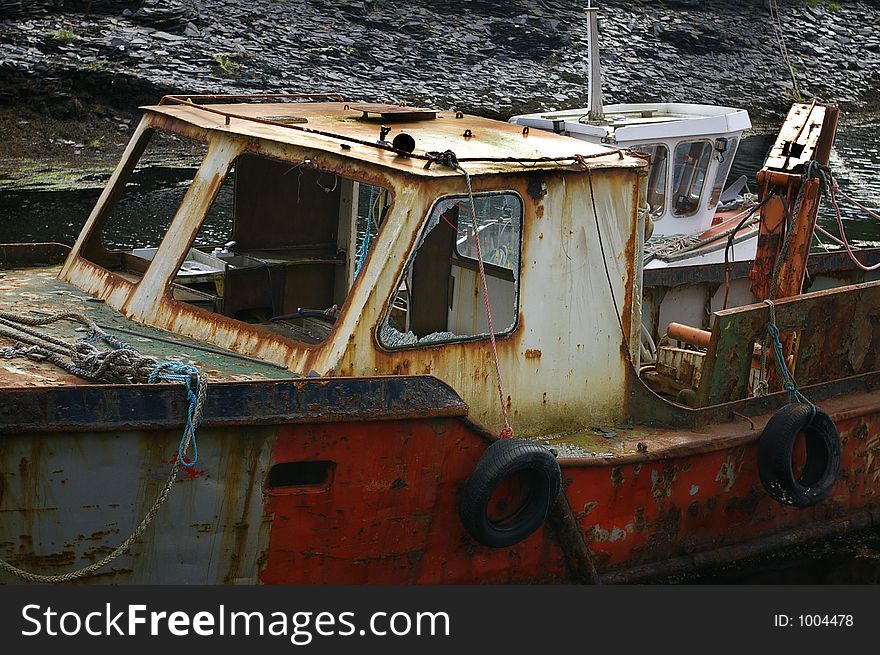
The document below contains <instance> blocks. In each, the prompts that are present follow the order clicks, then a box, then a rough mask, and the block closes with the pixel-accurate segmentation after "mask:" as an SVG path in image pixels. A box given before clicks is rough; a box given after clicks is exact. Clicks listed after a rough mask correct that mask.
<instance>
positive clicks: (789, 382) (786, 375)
mask: <svg viewBox="0 0 880 655" xmlns="http://www.w3.org/2000/svg"><path fill="white" fill-rule="evenodd" d="M764 302H765V303H768V304H769V303H770V302H771V301H767V300H765V301H764ZM775 313H776V312H775V311H774V309H773V305H770V319H769V320H768V321H767V333H768V334H769V335H770V337H771V338H772V339H773V354H774V356H775V358H776V367H777V368H778V369H779V373H780V374H781V375H782V386H783V388H784V389H785V390H786V391H787V392H788V402H789V404H791V403H794V401H795V400H797V401H798V402H799V403H804V404H805V405H809V406H810V408H811V409H812V410H813V416H815V415H816V406H815V405H814V404H813V403H812V402H810V400H809V399H808V398H807V397H806V396H805V395H804V394H802V393H801V392H800V390H799V389H798V386H797V382H795V381H794V378H793V377H792V375H791V371H789V370H788V365H787V364H786V363H785V354H784V353H783V352H782V341H781V339H780V338H779V328H778V327H776V322H775V318H774V315H775Z"/></svg>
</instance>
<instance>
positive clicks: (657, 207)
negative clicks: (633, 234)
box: [635, 144, 669, 218]
mask: <svg viewBox="0 0 880 655" xmlns="http://www.w3.org/2000/svg"><path fill="white" fill-rule="evenodd" d="M635 150H636V151H637V152H643V153H645V154H646V155H648V156H650V158H651V167H650V170H649V172H648V210H649V211H650V212H651V215H652V216H653V217H655V218H656V217H658V216H662V215H663V212H664V211H665V210H666V178H667V176H668V169H669V149H668V148H667V147H666V146H664V145H662V144H654V145H646V146H638V147H636V148H635Z"/></svg>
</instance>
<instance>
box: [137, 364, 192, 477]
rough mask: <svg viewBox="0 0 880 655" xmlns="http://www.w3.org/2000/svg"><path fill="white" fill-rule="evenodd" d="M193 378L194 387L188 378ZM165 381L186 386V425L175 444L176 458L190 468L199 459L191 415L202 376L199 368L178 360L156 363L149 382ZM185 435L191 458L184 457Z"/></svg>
mask: <svg viewBox="0 0 880 655" xmlns="http://www.w3.org/2000/svg"><path fill="white" fill-rule="evenodd" d="M193 377H194V378H195V389H194V388H193V385H192V384H190V380H192V379H193ZM160 379H161V380H164V381H166V382H182V383H183V386H184V387H186V395H187V397H188V399H189V408H188V409H187V412H186V426H185V427H184V428H183V436H181V437H180V443H179V444H178V446H177V459H178V460H179V461H180V463H181V464H182V465H183V466H186V467H187V468H191V467H192V466H194V465H195V463H196V462H197V461H198V460H199V446H198V443H196V426H195V424H194V422H193V416H194V414H195V411H196V405H197V404H198V398H199V396H198V392H199V390H200V389H201V387H202V384H204V383H203V382H202V378H201V376H200V375H199V369H197V368H196V367H195V366H193V365H191V364H184V363H183V362H178V361H173V360H172V361H167V362H162V363H160V364H156V366H154V367H153V370H152V371H151V372H150V377H149V382H150V383H154V382H156V381H157V380H160ZM187 437H188V438H189V441H190V442H191V443H192V452H193V455H192V459H187V457H186V452H185V451H186V442H187Z"/></svg>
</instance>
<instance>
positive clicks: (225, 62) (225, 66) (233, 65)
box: [213, 52, 241, 77]
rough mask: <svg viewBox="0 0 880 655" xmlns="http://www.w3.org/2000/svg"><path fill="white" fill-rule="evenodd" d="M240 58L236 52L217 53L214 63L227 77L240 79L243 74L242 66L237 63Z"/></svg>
mask: <svg viewBox="0 0 880 655" xmlns="http://www.w3.org/2000/svg"><path fill="white" fill-rule="evenodd" d="M238 56H239V55H238V53H235V52H217V53H215V54H214V55H213V57H214V62H215V63H216V64H217V66H219V67H220V70H221V71H223V74H224V75H226V76H227V77H238V74H239V73H240V72H241V64H239V63H238V62H237V61H235V60H236V59H237V58H238Z"/></svg>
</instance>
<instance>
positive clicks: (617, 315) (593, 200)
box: [581, 162, 630, 352]
mask: <svg viewBox="0 0 880 655" xmlns="http://www.w3.org/2000/svg"><path fill="white" fill-rule="evenodd" d="M581 164H582V165H583V167H584V169H585V170H586V171H587V179H588V180H589V181H590V203H591V204H592V207H593V220H595V221H596V236H597V238H598V239H599V252H600V253H601V255H602V265H603V266H604V267H605V279H606V280H608V291H609V292H610V293H611V303H612V304H613V305H614V316H615V318H617V324H618V325H619V326H620V334H621V336H622V337H623V343H624V344H625V345H626V351H627V352H629V351H630V348H629V336H628V335H627V334H626V330H625V329H624V328H623V320H622V319H621V318H620V309H619V308H618V307H617V298H615V297H614V284H612V282H611V273H610V272H609V271H608V260H607V259H606V258H605V244H604V243H603V242H602V230H600V229H599V212H598V211H597V210H596V192H595V191H594V190H593V171H592V170H590V168H589V167H588V166H586V165H585V164H583V162H581Z"/></svg>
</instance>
